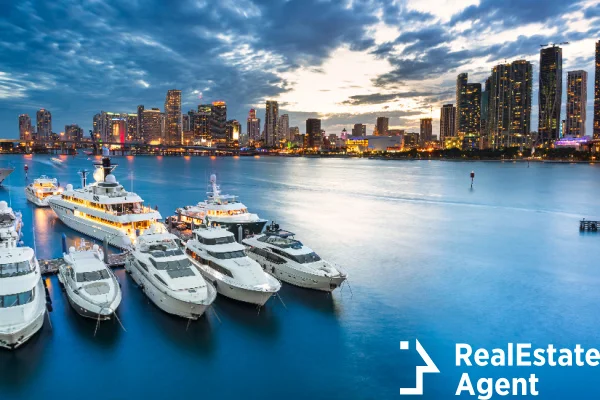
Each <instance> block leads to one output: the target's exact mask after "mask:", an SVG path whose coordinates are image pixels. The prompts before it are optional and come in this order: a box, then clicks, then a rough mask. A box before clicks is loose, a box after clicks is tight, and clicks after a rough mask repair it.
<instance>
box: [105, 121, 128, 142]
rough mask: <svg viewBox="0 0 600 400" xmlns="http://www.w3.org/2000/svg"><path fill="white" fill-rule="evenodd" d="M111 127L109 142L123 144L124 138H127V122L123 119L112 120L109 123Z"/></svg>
mask: <svg viewBox="0 0 600 400" xmlns="http://www.w3.org/2000/svg"><path fill="white" fill-rule="evenodd" d="M111 125H112V136H111V137H110V140H109V142H112V143H120V144H125V137H126V136H127V127H126V125H127V120H126V119H123V118H114V119H113V120H112V121H111Z"/></svg>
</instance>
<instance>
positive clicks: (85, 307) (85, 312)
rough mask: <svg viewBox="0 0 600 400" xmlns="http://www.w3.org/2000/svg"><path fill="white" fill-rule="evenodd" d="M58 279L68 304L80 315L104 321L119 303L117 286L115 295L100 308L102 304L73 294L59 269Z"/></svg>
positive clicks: (119, 293)
mask: <svg viewBox="0 0 600 400" xmlns="http://www.w3.org/2000/svg"><path fill="white" fill-rule="evenodd" d="M58 280H59V281H60V283H61V284H62V285H63V287H64V289H65V292H66V295H67V300H68V301H69V304H70V305H71V307H73V309H74V310H75V312H77V314H79V315H81V316H82V317H85V318H91V319H94V320H100V321H106V320H109V319H111V318H112V316H113V314H114V313H115V312H116V311H117V308H118V307H119V304H121V298H122V295H121V290H120V288H118V290H117V294H116V297H115V299H114V300H113V301H112V303H111V304H110V306H107V307H104V308H102V306H100V305H98V304H94V303H91V302H89V301H87V300H85V299H83V298H81V297H80V296H78V295H77V294H75V293H74V291H73V289H72V288H71V287H70V286H69V285H67V284H65V281H64V278H63V276H62V273H61V272H60V271H59V274H58Z"/></svg>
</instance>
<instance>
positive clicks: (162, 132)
mask: <svg viewBox="0 0 600 400" xmlns="http://www.w3.org/2000/svg"><path fill="white" fill-rule="evenodd" d="M166 133H167V114H165V113H164V112H161V113H160V143H163V144H165V143H167V142H166V141H165V138H166Z"/></svg>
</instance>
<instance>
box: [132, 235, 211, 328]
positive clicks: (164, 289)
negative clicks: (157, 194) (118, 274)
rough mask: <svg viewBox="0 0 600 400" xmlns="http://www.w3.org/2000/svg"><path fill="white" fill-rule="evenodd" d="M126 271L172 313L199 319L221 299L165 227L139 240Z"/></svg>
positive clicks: (149, 296)
mask: <svg viewBox="0 0 600 400" xmlns="http://www.w3.org/2000/svg"><path fill="white" fill-rule="evenodd" d="M125 269H126V270H127V272H129V274H130V275H131V277H132V278H133V280H134V281H135V282H136V283H137V284H138V285H139V286H140V287H141V288H142V290H143V291H144V293H145V294H146V296H148V298H149V299H150V300H152V302H153V303H154V304H156V306H157V307H159V308H160V309H162V310H163V311H165V312H167V313H170V314H174V315H178V316H180V317H184V318H189V319H198V318H200V316H201V315H202V314H203V313H204V311H206V309H207V308H208V306H210V305H211V304H212V302H213V301H214V300H215V298H216V297H217V291H216V290H215V288H214V287H213V286H212V285H211V284H210V283H207V282H206V281H205V280H204V278H202V275H201V274H200V273H199V272H198V271H197V270H196V268H194V267H193V266H192V264H191V263H190V260H189V259H188V257H187V256H186V255H185V253H184V252H183V251H182V250H181V248H180V245H179V239H178V238H177V236H175V235H173V234H171V233H168V232H167V229H166V228H165V227H164V226H162V225H161V224H156V225H154V226H153V227H152V228H150V229H148V230H147V231H146V232H144V234H143V235H141V236H139V237H138V240H137V242H136V243H135V245H134V246H133V248H132V251H131V254H130V255H129V257H128V258H127V260H126V262H125Z"/></svg>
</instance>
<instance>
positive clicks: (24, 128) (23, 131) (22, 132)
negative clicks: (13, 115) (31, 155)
mask: <svg viewBox="0 0 600 400" xmlns="http://www.w3.org/2000/svg"><path fill="white" fill-rule="evenodd" d="M19 139H21V140H32V139H33V135H32V131H31V118H30V117H29V115H27V114H21V115H19Z"/></svg>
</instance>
